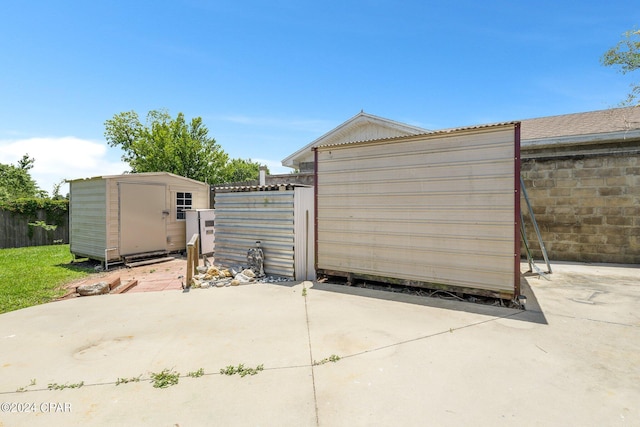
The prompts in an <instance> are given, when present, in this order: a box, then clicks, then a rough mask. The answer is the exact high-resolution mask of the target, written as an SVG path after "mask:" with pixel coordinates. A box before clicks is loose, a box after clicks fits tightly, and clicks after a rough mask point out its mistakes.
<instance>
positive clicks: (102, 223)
mask: <svg viewBox="0 0 640 427" xmlns="http://www.w3.org/2000/svg"><path fill="white" fill-rule="evenodd" d="M106 189H107V187H106V184H105V181H104V180H102V179H92V180H84V181H72V182H71V183H70V186H69V190H70V191H69V195H70V198H69V243H70V250H71V253H73V254H76V255H77V256H81V257H91V258H95V259H104V249H105V245H106V238H107V237H106V233H107V226H106V210H105V208H106Z"/></svg>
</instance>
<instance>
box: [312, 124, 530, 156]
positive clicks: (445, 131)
mask: <svg viewBox="0 0 640 427" xmlns="http://www.w3.org/2000/svg"><path fill="white" fill-rule="evenodd" d="M520 123H521V122H519V121H512V122H500V123H489V124H483V125H475V126H465V127H458V128H449V129H441V130H436V131H431V132H426V133H419V134H415V135H403V136H394V137H391V138H380V139H368V140H362V141H351V142H342V143H338V144H326V145H318V146H316V147H312V148H313V149H318V148H325V147H341V146H346V145H355V144H366V143H381V142H393V141H402V140H408V139H413V138H419V137H425V136H428V137H434V136H438V135H449V134H453V133H458V132H460V133H463V132H468V131H474V130H488V129H491V128H499V127H508V126H514V127H515V126H516V125H518V124H520Z"/></svg>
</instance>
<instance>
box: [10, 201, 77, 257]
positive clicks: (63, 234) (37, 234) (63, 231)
mask: <svg viewBox="0 0 640 427" xmlns="http://www.w3.org/2000/svg"><path fill="white" fill-rule="evenodd" d="M37 218H38V220H39V221H45V222H46V213H45V211H44V210H39V211H38V212H37ZM29 222H32V221H31V220H30V219H29V218H28V217H27V216H25V215H21V214H19V213H14V212H9V211H5V210H1V209H0V249H4V248H22V247H25V246H44V245H52V244H54V243H55V242H58V243H64V244H66V243H69V213H68V212H67V213H65V214H64V223H63V225H59V226H58V228H56V229H55V230H51V231H47V230H45V229H43V228H42V227H37V226H30V225H29Z"/></svg>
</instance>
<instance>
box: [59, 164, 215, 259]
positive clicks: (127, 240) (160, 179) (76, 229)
mask: <svg viewBox="0 0 640 427" xmlns="http://www.w3.org/2000/svg"><path fill="white" fill-rule="evenodd" d="M68 182H69V187H70V199H69V242H70V247H71V253H72V254H74V255H76V256H78V257H87V258H91V259H95V260H99V261H103V262H105V263H111V262H119V261H122V260H124V259H125V258H126V257H129V256H138V255H141V254H163V253H165V254H166V253H170V252H179V251H183V250H185V249H186V238H185V236H186V234H185V233H186V229H185V228H186V226H185V212H184V211H185V210H189V209H204V208H209V191H210V190H209V185H208V184H206V183H204V182H200V181H195V180H193V179H189V178H184V177H181V176H178V175H174V174H171V173H167V172H149V173H137V174H124V175H110V176H97V177H93V178H86V179H74V180H69V181H68Z"/></svg>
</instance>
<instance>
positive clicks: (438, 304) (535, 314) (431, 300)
mask: <svg viewBox="0 0 640 427" xmlns="http://www.w3.org/2000/svg"><path fill="white" fill-rule="evenodd" d="M520 287H521V293H522V294H523V295H524V296H526V297H527V302H526V305H525V310H522V309H519V308H508V307H500V306H496V305H489V304H481V303H473V302H467V301H458V300H452V299H443V298H436V297H428V296H418V295H411V294H405V293H398V292H389V291H383V290H376V289H369V288H361V287H355V286H345V285H337V284H332V283H317V282H314V284H313V289H314V290H320V291H327V292H336V293H341V294H346V295H357V296H362V297H366V298H377V299H382V300H387V301H397V302H404V303H408V304H416V305H423V306H428V307H435V308H442V309H445V310H455V311H463V312H467V313H474V314H482V315H486V316H494V317H501V318H511V319H515V320H522V321H525V322H532V323H539V324H543V325H546V324H548V322H547V319H546V317H545V315H544V313H543V312H542V309H541V308H540V305H539V304H538V300H537V299H536V297H535V294H534V293H533V290H532V289H531V287H530V286H529V283H528V282H527V280H526V279H525V278H524V277H522V276H521V281H520Z"/></svg>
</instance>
